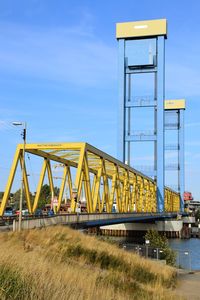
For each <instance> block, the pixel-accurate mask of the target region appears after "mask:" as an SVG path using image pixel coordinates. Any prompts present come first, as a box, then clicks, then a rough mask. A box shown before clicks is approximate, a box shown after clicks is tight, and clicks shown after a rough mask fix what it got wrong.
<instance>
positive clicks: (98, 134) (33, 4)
mask: <svg viewBox="0 0 200 300" xmlns="http://www.w3.org/2000/svg"><path fill="white" fill-rule="evenodd" d="M199 10H200V3H199V1H197V0H196V1H192V2H189V1H184V0H182V1H181V0H180V1H179V0H177V1H173V2H172V1H145V0H140V1H134V0H132V1H126V0H124V1H116V0H115V1H113V0H111V1H103V0H102V1H64V0H60V1H55V0H48V1H47V0H29V1H27V0H24V1H22V0H18V1H15V0H5V1H4V0H1V1H0V40H1V43H0V44H1V47H0V103H1V105H0V135H1V141H2V147H0V158H1V159H0V170H1V174H0V179H1V181H0V190H3V189H4V185H5V183H6V180H7V176H8V172H9V168H10V165H11V161H12V157H13V154H14V152H15V148H16V144H17V143H18V142H19V141H20V138H21V137H20V130H19V129H16V128H13V127H12V126H10V123H11V122H12V121H13V120H14V121H15V120H20V121H27V124H28V134H27V139H28V142H46V141H48V142H57V141H60V142H61V141H63V142H64V141H87V142H89V143H91V144H93V145H95V146H96V147H99V148H100V149H102V150H104V151H106V152H108V153H110V154H111V155H114V156H116V155H117V109H118V88H117V41H116V39H115V23H116V22H125V21H135V20H145V19H157V18H167V20H168V40H167V41H166V98H167V99H169V98H173V99H174V98H186V100H187V110H186V112H185V123H186V124H185V126H186V127H185V130H186V133H185V146H186V149H185V151H186V152H185V158H186V190H190V191H192V192H193V194H194V196H195V198H196V199H199V200H200V191H199V178H200V163H199V160H200V151H199V149H200V133H199V132H200V118H199V111H200V101H199V98H200V76H199V69H200V59H199V53H200V40H199V32H200V21H199ZM147 160H148V159H147ZM140 161H144V157H142V156H141V157H138V165H140V164H141V163H140Z"/></svg>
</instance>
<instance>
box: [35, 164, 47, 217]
mask: <svg viewBox="0 0 200 300" xmlns="http://www.w3.org/2000/svg"><path fill="white" fill-rule="evenodd" d="M47 162H48V160H47V159H46V158H44V162H43V166H42V170H41V173H40V179H39V182H38V187H37V191H36V195H35V199H34V203H33V210H32V211H33V213H34V212H35V211H36V209H37V206H38V201H39V198H40V193H41V188H42V185H43V181H44V176H45V173H46V169H47Z"/></svg>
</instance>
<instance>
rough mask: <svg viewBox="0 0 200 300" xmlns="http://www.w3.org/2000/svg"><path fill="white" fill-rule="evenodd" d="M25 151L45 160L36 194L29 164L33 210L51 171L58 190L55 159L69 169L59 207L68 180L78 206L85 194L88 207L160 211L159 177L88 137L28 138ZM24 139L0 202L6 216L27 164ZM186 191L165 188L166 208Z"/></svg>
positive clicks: (65, 172) (27, 187)
mask: <svg viewBox="0 0 200 300" xmlns="http://www.w3.org/2000/svg"><path fill="white" fill-rule="evenodd" d="M25 153H28V154H29V155H34V156H37V157H40V158H41V159H42V160H43V165H42V169H41V172H40V177H39V181H38V186H37V191H36V193H35V196H34V199H32V197H31V193H30V185H29V176H27V170H26V165H25V168H24V174H23V182H24V193H25V198H26V203H27V208H28V210H29V213H34V212H35V211H36V209H37V207H38V203H39V200H40V195H41V189H42V186H43V183H44V178H45V175H46V173H47V177H48V181H49V186H50V189H51V193H52V195H54V178H53V176H52V168H53V167H52V165H53V164H54V163H59V164H61V165H62V168H63V175H62V177H61V183H60V187H59V195H58V202H57V210H58V211H59V209H60V207H61V204H62V201H63V198H64V190H65V188H66V186H67V188H68V192H69V195H70V200H71V201H70V206H71V207H70V208H71V211H72V212H75V211H76V207H77V206H78V204H79V201H80V200H81V199H83V198H84V199H85V200H86V207H87V212H88V213H94V212H99V213H101V212H112V211H113V208H115V211H117V212H156V211H157V202H156V182H155V181H154V180H153V179H151V178H150V177H148V176H145V175H144V174H142V173H141V172H139V171H137V170H135V169H133V168H131V167H129V166H128V165H126V164H123V163H122V162H120V161H119V160H117V159H115V158H114V157H112V156H110V155H108V154H106V153H105V152H103V151H100V150H99V149H97V148H95V147H93V146H91V145H89V144H87V143H58V144H26V147H25ZM22 162H23V145H22V144H19V145H18V147H17V150H16V153H15V156H14V160H13V164H12V167H11V171H10V174H9V178H8V181H7V185H6V188H5V192H4V196H3V199H2V203H1V206H0V216H2V215H3V213H4V210H5V207H6V205H7V202H8V199H9V196H10V192H11V188H12V184H13V180H14V178H15V176H16V169H17V166H18V164H19V163H20V166H22ZM179 207H180V196H179V194H178V193H176V192H174V191H172V190H171V189H169V188H166V189H165V211H167V212H177V211H179Z"/></svg>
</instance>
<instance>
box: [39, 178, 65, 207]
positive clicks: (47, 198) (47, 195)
mask: <svg viewBox="0 0 200 300" xmlns="http://www.w3.org/2000/svg"><path fill="white" fill-rule="evenodd" d="M59 192H60V189H59V188H58V187H57V186H55V187H54V195H55V196H56V197H58V195H59ZM51 197H52V195H51V189H50V186H49V185H48V184H44V185H43V186H42V188H41V192H40V198H39V201H38V208H43V207H44V206H45V205H46V204H48V203H51Z"/></svg>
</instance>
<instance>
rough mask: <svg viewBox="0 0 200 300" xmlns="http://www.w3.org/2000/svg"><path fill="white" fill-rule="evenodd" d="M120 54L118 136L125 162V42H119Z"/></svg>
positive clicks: (120, 153) (119, 153)
mask: <svg viewBox="0 0 200 300" xmlns="http://www.w3.org/2000/svg"><path fill="white" fill-rule="evenodd" d="M118 51H119V54H118V78H119V79H118V80H119V82H118V86H119V104H120V107H119V120H118V126H119V130H118V132H119V135H118V158H119V160H121V161H123V162H125V98H126V96H125V94H126V87H125V84H126V83H125V76H126V75H125V59H124V56H125V40H124V39H120V40H119V50H118Z"/></svg>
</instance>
